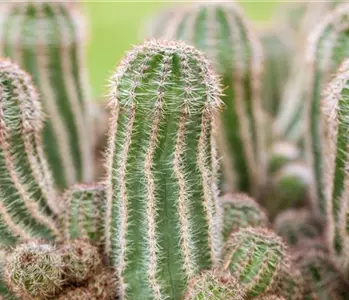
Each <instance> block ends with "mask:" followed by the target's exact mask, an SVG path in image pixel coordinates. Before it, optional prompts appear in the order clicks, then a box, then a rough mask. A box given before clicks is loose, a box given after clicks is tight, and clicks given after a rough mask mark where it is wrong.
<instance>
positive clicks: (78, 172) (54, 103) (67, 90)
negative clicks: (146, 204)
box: [0, 1, 93, 189]
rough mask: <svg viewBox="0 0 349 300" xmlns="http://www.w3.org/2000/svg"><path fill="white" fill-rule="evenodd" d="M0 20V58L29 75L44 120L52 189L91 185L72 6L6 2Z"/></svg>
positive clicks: (79, 35)
mask: <svg viewBox="0 0 349 300" xmlns="http://www.w3.org/2000/svg"><path fill="white" fill-rule="evenodd" d="M0 20H1V25H0V44H1V46H0V49H1V50H0V51H2V55H3V56H6V57H10V58H11V59H12V60H13V61H14V62H16V63H17V64H18V65H20V66H21V67H23V68H24V69H25V70H26V71H27V72H28V73H30V75H31V76H32V77H33V81H34V83H35V84H36V85H37V87H38V90H39V92H40V94H41V98H42V100H43V106H44V110H45V113H46V114H47V115H48V116H49V121H48V122H46V123H45V126H44V132H43V141H44V145H45V148H46V152H47V157H48V161H49V165H50V167H51V168H52V172H53V176H54V181H55V183H56V185H57V187H59V188H62V189H63V188H66V187H68V186H69V185H71V184H73V183H75V182H76V181H79V182H89V181H91V180H92V176H93V170H92V166H93V160H92V155H93V154H92V144H91V143H92V141H91V132H90V130H89V129H90V123H89V121H88V120H87V117H88V114H89V108H88V102H87V98H88V97H89V96H88V95H87V92H88V84H87V79H86V72H85V66H84V63H83V57H84V53H83V50H84V48H85V47H84V44H83V42H84V32H83V31H84V30H83V29H84V24H83V23H84V20H83V18H82V16H81V14H80V13H79V11H78V9H77V8H76V4H73V3H64V2H57V3H56V2H41V1H33V2H25V3H22V2H21V3H19V2H17V3H16V2H7V3H6V4H5V5H4V6H2V10H1V13H0Z"/></svg>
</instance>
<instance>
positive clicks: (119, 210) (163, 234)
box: [105, 41, 221, 300]
mask: <svg viewBox="0 0 349 300" xmlns="http://www.w3.org/2000/svg"><path fill="white" fill-rule="evenodd" d="M220 94H221V90H220V86H219V84H218V80H217V79H216V76H215V75H214V73H213V71H212V70H211V67H210V65H209V63H208V62H207V60H206V59H205V58H204V56H203V55H202V53H201V52H199V51H197V50H196V49H195V48H193V47H191V46H187V45H186V44H184V43H182V42H174V41H149V42H146V43H144V44H143V45H141V46H138V47H136V48H135V49H133V50H132V51H131V52H130V53H129V54H128V55H127V56H126V58H125V59H124V60H123V62H122V63H121V65H120V67H119V68H118V69H117V71H116V73H115V75H114V76H113V77H112V80H111V100H110V106H111V119H110V125H111V127H110V130H109V136H110V140H109V146H108V152H107V166H106V167H107V180H106V182H107V186H106V194H107V208H106V217H105V221H106V226H105V237H106V252H107V254H108V255H109V257H110V259H111V264H112V266H114V267H115V269H116V270H117V276H118V280H119V285H120V289H119V296H120V297H121V298H123V299H144V300H146V299H152V300H153V299H163V298H166V297H169V298H173V299H177V298H180V297H181V295H182V294H183V291H184V290H185V288H186V286H187V283H188V281H189V280H190V279H191V278H193V277H194V276H196V275H197V274H198V273H199V272H200V270H202V269H208V268H210V267H211V266H212V265H213V264H215V263H216V262H217V261H218V258H219V256H220V251H221V237H220V232H221V230H220V207H219V205H218V187H217V185H218V184H217V182H216V180H217V178H218V174H217V172H218V159H217V151H216V144H215V140H214V138H213V137H214V135H215V130H216V129H215V118H214V117H215V115H216V114H217V113H218V111H219V109H220V107H221V102H220V100H219V96H220ZM126 287H127V288H126Z"/></svg>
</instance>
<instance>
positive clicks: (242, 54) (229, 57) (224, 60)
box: [159, 3, 266, 195]
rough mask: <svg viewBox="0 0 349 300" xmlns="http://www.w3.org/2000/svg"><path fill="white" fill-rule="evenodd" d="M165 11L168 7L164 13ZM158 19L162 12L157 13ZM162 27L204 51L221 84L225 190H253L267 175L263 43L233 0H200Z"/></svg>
mask: <svg viewBox="0 0 349 300" xmlns="http://www.w3.org/2000/svg"><path fill="white" fill-rule="evenodd" d="M165 13H166V12H165ZM160 18H161V16H160ZM165 24H166V25H165V26H164V25H163V24H162V23H161V24H159V25H160V26H162V27H164V29H163V30H162V33H161V34H159V36H160V37H161V38H165V39H170V40H171V39H176V40H182V41H185V42H187V43H189V44H191V45H193V46H196V47H197V48H198V49H200V50H202V51H204V52H205V54H206V55H207V56H208V58H209V59H210V60H211V61H212V63H213V66H214V69H215V71H216V72H217V73H218V74H219V75H220V76H221V78H222V82H223V85H224V87H225V90H224V95H222V97H221V99H222V101H223V102H224V104H225V109H224V110H223V111H222V113H221V117H220V118H219V124H218V126H219V135H218V136H217V142H218V146H219V150H220V153H221V155H222V162H223V164H222V167H223V175H224V178H225V181H226V185H225V189H226V191H229V192H232V191H240V192H247V193H252V194H253V195H257V194H258V192H259V189H260V188H261V186H262V184H263V180H264V179H265V174H266V141H265V132H264V130H259V129H260V128H261V127H263V126H264V125H265V124H264V120H263V112H262V99H261V98H262V95H261V80H262V69H263V63H262V60H263V58H262V46H261V43H260V41H259V40H258V39H257V38H256V36H255V34H254V33H253V31H252V29H251V26H250V25H249V24H248V22H247V20H246V17H245V16H244V15H243V13H242V12H241V11H240V9H239V7H238V6H237V5H235V4H233V3H200V4H196V5H193V6H191V7H188V8H185V9H183V8H182V7H179V8H178V12H176V13H173V14H172V17H170V19H169V20H168V21H167V22H166V23H165Z"/></svg>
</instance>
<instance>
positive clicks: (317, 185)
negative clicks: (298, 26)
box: [306, 5, 349, 218]
mask: <svg viewBox="0 0 349 300" xmlns="http://www.w3.org/2000/svg"><path fill="white" fill-rule="evenodd" d="M348 20H349V5H343V6H339V7H338V8H337V9H336V10H335V11H334V12H333V13H331V14H330V15H328V16H327V17H326V18H325V20H324V21H323V22H322V23H321V24H319V26H318V27H316V28H315V30H314V31H313V32H312V34H311V35H310V37H309V43H308V48H307V59H308V64H309V69H310V73H309V76H310V80H309V90H308V95H307V115H306V123H307V124H306V126H307V130H306V132H307V137H306V150H307V155H308V158H307V160H308V164H309V166H310V167H311V170H312V174H313V177H314V184H313V185H311V189H310V196H311V200H312V203H313V207H314V211H316V213H317V214H319V215H320V216H322V217H323V218H325V217H326V213H328V212H327V209H326V199H325V189H324V186H325V185H326V183H327V181H326V180H325V178H324V169H325V165H324V155H325V154H324V151H325V148H326V146H325V144H324V141H323V131H324V128H323V124H322V121H321V114H320V100H321V92H322V90H323V88H325V87H326V84H327V83H328V81H329V79H330V76H331V75H332V74H333V73H334V72H336V71H337V69H338V67H339V65H340V64H341V63H342V62H343V60H344V59H345V58H346V57H348V51H349V31H348V30H349V23H348Z"/></svg>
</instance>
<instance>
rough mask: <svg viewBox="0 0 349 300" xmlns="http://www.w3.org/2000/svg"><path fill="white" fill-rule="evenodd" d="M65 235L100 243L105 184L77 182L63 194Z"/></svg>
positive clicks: (70, 237)
mask: <svg viewBox="0 0 349 300" xmlns="http://www.w3.org/2000/svg"><path fill="white" fill-rule="evenodd" d="M63 200H64V203H65V212H64V218H63V224H64V236H65V238H67V239H76V238H84V239H86V240H89V241H90V242H91V243H96V244H98V243H100V242H101V240H102V237H103V216H102V215H103V213H104V210H105V189H104V186H103V185H98V184H96V185H86V184H77V185H74V186H72V187H71V188H70V189H68V190H67V191H66V192H65V193H64V194H63Z"/></svg>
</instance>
